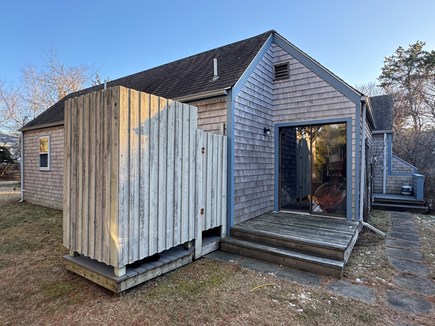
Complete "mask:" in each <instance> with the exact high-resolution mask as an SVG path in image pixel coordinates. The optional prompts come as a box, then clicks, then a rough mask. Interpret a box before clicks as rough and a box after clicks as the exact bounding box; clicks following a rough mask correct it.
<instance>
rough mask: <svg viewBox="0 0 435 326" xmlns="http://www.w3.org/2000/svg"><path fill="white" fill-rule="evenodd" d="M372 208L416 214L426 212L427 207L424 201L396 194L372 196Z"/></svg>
mask: <svg viewBox="0 0 435 326" xmlns="http://www.w3.org/2000/svg"><path fill="white" fill-rule="evenodd" d="M373 208H376V209H386V210H399V211H409V212H417V213H427V212H428V207H427V205H426V202H425V201H424V200H419V199H417V198H415V197H414V196H405V195H398V194H373Z"/></svg>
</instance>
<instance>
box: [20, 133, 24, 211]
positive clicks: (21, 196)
mask: <svg viewBox="0 0 435 326" xmlns="http://www.w3.org/2000/svg"><path fill="white" fill-rule="evenodd" d="M20 143H21V146H20V177H21V193H20V203H22V202H23V201H24V155H23V153H24V132H23V131H21V141H20Z"/></svg>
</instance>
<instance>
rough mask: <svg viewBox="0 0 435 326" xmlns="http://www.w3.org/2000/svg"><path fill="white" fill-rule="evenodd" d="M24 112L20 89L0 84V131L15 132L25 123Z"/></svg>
mask: <svg viewBox="0 0 435 326" xmlns="http://www.w3.org/2000/svg"><path fill="white" fill-rule="evenodd" d="M26 111H27V110H26V109H25V106H24V105H23V100H22V95H21V91H20V89H18V88H14V87H13V86H11V85H9V86H7V85H5V83H2V82H0V130H1V129H4V130H5V131H9V132H13V131H16V130H17V128H19V127H21V126H22V125H23V123H25V122H26V121H25V120H26V119H25V117H26V114H27V112H26Z"/></svg>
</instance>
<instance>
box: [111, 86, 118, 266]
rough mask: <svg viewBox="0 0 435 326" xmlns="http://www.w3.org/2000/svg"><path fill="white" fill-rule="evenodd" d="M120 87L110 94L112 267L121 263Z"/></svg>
mask: <svg viewBox="0 0 435 326" xmlns="http://www.w3.org/2000/svg"><path fill="white" fill-rule="evenodd" d="M119 96H120V95H119V87H115V88H112V90H111V93H110V101H111V103H110V106H111V108H112V110H111V113H112V114H111V138H112V139H111V153H112V155H111V164H110V249H109V250H110V263H109V264H110V265H112V266H115V265H116V264H117V263H118V261H119V254H118V247H119V239H118V234H119V229H118V228H119V178H118V177H119Z"/></svg>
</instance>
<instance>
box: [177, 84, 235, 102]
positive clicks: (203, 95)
mask: <svg viewBox="0 0 435 326" xmlns="http://www.w3.org/2000/svg"><path fill="white" fill-rule="evenodd" d="M229 89H231V87H225V88H221V89H217V90H213V91H207V92H201V93H197V94H191V95H186V96H180V97H176V98H174V99H173V100H174V101H178V102H183V103H184V102H192V101H198V100H205V99H209V98H213V97H218V96H224V95H227V93H228V90H229Z"/></svg>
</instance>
